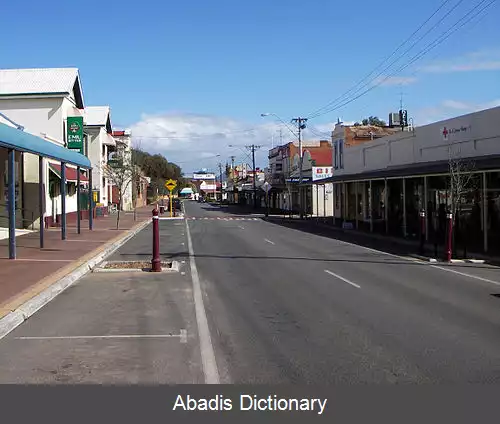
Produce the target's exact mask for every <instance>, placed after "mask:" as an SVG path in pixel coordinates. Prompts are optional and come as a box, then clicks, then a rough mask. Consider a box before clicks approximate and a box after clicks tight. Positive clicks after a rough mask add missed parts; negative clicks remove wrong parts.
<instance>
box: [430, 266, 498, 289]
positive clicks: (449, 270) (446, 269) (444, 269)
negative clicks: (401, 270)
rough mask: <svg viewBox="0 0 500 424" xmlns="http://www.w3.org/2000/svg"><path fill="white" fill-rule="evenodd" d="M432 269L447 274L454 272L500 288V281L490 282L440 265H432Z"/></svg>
mask: <svg viewBox="0 0 500 424" xmlns="http://www.w3.org/2000/svg"><path fill="white" fill-rule="evenodd" d="M431 267H432V268H436V269H440V270H442V271H447V272H452V273H454V274H458V275H462V276H464V277H469V278H474V279H476V280H479V281H484V282H485V283H490V284H494V285H495V286H500V283H499V282H498V281H493V280H488V279H487V278H483V277H479V276H477V275H472V274H467V273H465V272H460V271H456V270H454V269H450V268H444V267H442V266H438V265H431Z"/></svg>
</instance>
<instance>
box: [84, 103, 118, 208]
mask: <svg viewBox="0 0 500 424" xmlns="http://www.w3.org/2000/svg"><path fill="white" fill-rule="evenodd" d="M85 132H86V133H87V136H88V137H87V140H88V142H87V146H88V157H89V159H90V161H91V162H92V164H93V165H94V167H93V168H92V185H93V187H92V189H93V191H94V201H95V202H96V204H97V205H102V206H108V205H109V204H110V203H112V199H111V197H110V195H109V194H110V190H111V185H112V184H111V183H110V181H109V178H108V177H107V176H106V173H105V172H103V170H104V168H105V167H106V166H107V164H108V157H109V155H110V153H112V152H115V151H116V141H115V139H114V138H113V136H112V134H113V128H112V125H111V111H110V107H109V106H89V107H86V108H85Z"/></svg>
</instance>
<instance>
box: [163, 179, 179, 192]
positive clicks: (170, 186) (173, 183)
mask: <svg viewBox="0 0 500 424" xmlns="http://www.w3.org/2000/svg"><path fill="white" fill-rule="evenodd" d="M165 187H166V188H167V190H168V191H170V193H172V191H173V190H174V188H175V187H177V181H174V180H168V181H167V182H166V183H165Z"/></svg>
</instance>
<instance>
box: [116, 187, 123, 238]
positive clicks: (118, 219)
mask: <svg viewBox="0 0 500 424" xmlns="http://www.w3.org/2000/svg"><path fill="white" fill-rule="evenodd" d="M121 208H122V191H121V190H118V208H117V209H118V211H117V214H116V229H117V230H118V229H119V228H120V210H121Z"/></svg>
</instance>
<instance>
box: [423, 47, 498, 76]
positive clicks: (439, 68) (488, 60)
mask: <svg viewBox="0 0 500 424" xmlns="http://www.w3.org/2000/svg"><path fill="white" fill-rule="evenodd" d="M420 70H421V71H423V72H428V73H451V72H474V71H498V70H500V50H479V51H476V52H471V53H468V54H466V55H463V56H461V57H458V58H454V59H447V60H442V61H437V62H434V63H431V64H429V65H426V66H423V67H421V68H420Z"/></svg>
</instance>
